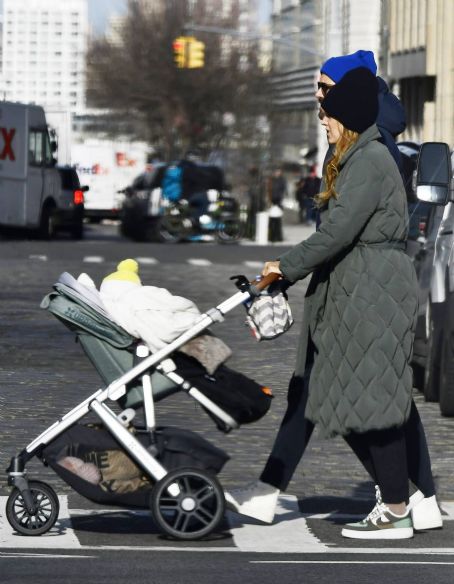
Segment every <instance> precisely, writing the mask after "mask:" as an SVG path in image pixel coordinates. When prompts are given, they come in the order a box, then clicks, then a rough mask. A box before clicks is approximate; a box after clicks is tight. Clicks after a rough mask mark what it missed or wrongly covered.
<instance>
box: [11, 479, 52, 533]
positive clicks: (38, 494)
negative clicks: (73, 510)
mask: <svg viewBox="0 0 454 584" xmlns="http://www.w3.org/2000/svg"><path fill="white" fill-rule="evenodd" d="M28 484H29V487H30V491H31V493H32V497H33V500H34V502H35V505H36V511H35V513H33V514H32V513H29V511H27V508H26V506H25V502H24V499H23V497H22V494H21V492H20V491H19V489H17V488H15V489H14V490H13V491H12V492H11V494H10V496H9V497H8V501H7V503H6V517H7V519H8V522H9V524H10V525H11V527H12V528H13V529H15V530H16V531H17V532H18V533H20V534H21V535H42V534H43V533H46V531H49V529H51V527H52V526H53V525H54V523H55V522H56V521H57V518H58V512H59V510H60V504H59V502H58V497H57V494H56V493H55V491H54V490H53V489H52V487H49V485H46V483H42V482H40V481H29V483H28Z"/></svg>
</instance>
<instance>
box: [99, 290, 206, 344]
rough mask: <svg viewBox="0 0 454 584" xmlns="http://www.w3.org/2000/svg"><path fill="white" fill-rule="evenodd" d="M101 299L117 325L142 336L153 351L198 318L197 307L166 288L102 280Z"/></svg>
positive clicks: (137, 335)
mask: <svg viewBox="0 0 454 584" xmlns="http://www.w3.org/2000/svg"><path fill="white" fill-rule="evenodd" d="M100 294H101V299H102V301H103V303H104V305H105V307H106V309H107V310H108V312H109V314H110V315H111V317H112V320H114V321H115V322H116V323H117V324H119V325H120V326H121V327H123V328H124V329H125V330H126V331H127V332H128V333H129V334H130V335H132V336H134V337H137V338H140V339H142V340H143V341H144V342H145V343H146V344H147V345H148V347H149V348H150V350H151V352H152V353H153V352H156V351H158V350H159V349H162V348H163V347H165V346H166V345H167V344H168V343H171V342H172V341H174V340H175V339H176V338H177V337H179V336H180V335H181V334H182V333H183V332H185V331H186V330H188V329H189V328H190V327H192V326H193V325H194V324H195V323H196V322H197V321H198V320H199V319H200V311H199V309H198V308H197V306H196V305H195V304H194V303H193V302H192V301H191V300H188V299H187V298H183V297H182V296H174V295H173V294H171V293H170V292H169V291H168V290H166V289H165V288H157V287H155V286H140V285H139V284H134V283H132V282H124V281H115V280H110V281H107V282H103V283H102V284H101V289H100Z"/></svg>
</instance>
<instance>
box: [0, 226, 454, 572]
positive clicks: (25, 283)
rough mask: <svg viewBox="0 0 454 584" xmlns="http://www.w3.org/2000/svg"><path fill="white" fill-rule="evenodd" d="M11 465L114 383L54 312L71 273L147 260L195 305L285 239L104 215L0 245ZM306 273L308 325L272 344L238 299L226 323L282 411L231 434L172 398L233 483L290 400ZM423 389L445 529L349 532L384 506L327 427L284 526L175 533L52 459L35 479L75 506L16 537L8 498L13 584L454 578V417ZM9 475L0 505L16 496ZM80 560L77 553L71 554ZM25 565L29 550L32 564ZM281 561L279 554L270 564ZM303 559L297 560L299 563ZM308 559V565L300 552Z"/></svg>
mask: <svg viewBox="0 0 454 584" xmlns="http://www.w3.org/2000/svg"><path fill="white" fill-rule="evenodd" d="M0 249H1V253H0V273H1V281H2V287H1V289H0V300H1V305H2V318H1V323H2V335H1V338H0V379H1V381H2V383H1V386H0V387H1V390H0V405H1V409H0V416H1V423H0V445H1V448H0V469H4V468H5V467H6V465H7V462H8V460H9V458H10V457H11V456H12V455H14V454H16V453H17V452H18V451H19V450H20V449H22V448H23V447H24V446H25V445H26V444H27V443H29V442H30V441H31V440H32V439H33V438H35V437H36V436H37V435H38V434H39V433H40V432H41V431H42V430H43V429H45V428H46V427H47V426H49V425H50V424H51V423H53V422H54V421H55V420H56V419H58V417H60V416H61V415H62V414H64V413H66V412H67V411H68V410H69V409H71V408H72V407H73V406H74V405H76V404H77V403H79V402H81V401H82V400H83V399H85V398H86V397H87V396H88V395H90V393H92V392H93V391H95V390H96V389H97V388H98V387H100V385H101V384H100V380H99V377H98V375H97V373H96V371H95V370H94V367H93V365H92V364H91V363H90V362H89V360H88V358H87V357H86V356H85V355H84V354H83V353H82V350H81V348H80V346H78V345H77V344H76V343H74V337H73V335H72V334H71V333H70V331H68V329H66V328H65V327H64V326H63V325H62V324H61V323H60V322H58V321H57V320H56V319H55V318H54V317H52V316H51V315H50V314H48V313H47V312H46V311H44V310H41V309H40V308H39V303H40V301H41V299H42V297H43V296H44V295H45V294H47V293H48V292H49V291H50V290H51V286H52V284H53V283H54V282H55V281H56V279H57V278H58V276H59V275H60V273H61V272H63V271H68V272H70V273H72V274H73V275H76V276H77V275H78V274H79V273H80V272H87V273H88V274H89V275H90V276H91V277H92V278H93V279H94V280H95V282H96V283H98V284H99V283H100V281H101V279H102V277H104V276H105V275H106V274H107V273H109V272H111V271H113V269H114V268H115V265H116V263H117V262H118V261H120V260H121V259H124V258H126V257H136V258H139V261H140V264H141V275H142V279H143V281H144V283H146V284H151V285H158V286H163V287H166V288H168V289H169V290H170V291H171V292H172V293H174V294H180V295H183V296H187V297H189V298H191V299H192V300H194V301H195V302H196V303H197V304H198V306H199V307H200V308H201V309H202V310H206V309H208V308H210V307H211V306H213V305H215V304H217V303H219V302H220V301H222V300H224V299H226V298H227V297H229V296H230V295H232V294H234V293H235V288H234V287H233V285H232V283H231V282H230V281H229V277H230V276H231V275H234V274H237V273H245V274H246V275H247V276H253V275H255V274H256V273H258V272H259V266H260V264H261V262H263V261H264V260H266V259H270V258H274V257H277V256H278V255H279V253H281V252H282V250H283V249H285V246H276V245H274V246H269V247H257V246H253V245H235V246H216V245H213V244H190V245H176V246H172V245H170V246H169V245H167V246H165V245H164V246H163V245H152V244H136V243H131V242H128V241H126V240H123V239H121V238H120V237H119V236H118V235H117V233H116V228H115V227H114V226H106V225H101V226H96V227H95V226H89V229H88V230H87V237H86V239H85V240H84V241H82V242H72V241H70V240H65V239H63V238H62V239H59V240H57V241H52V242H37V241H33V240H20V239H16V240H14V241H5V240H4V241H1V242H0ZM305 286H306V284H305V283H304V282H302V283H299V284H297V285H296V286H294V287H293V288H292V290H291V293H290V301H291V304H292V308H293V310H294V316H295V319H296V324H295V326H294V327H293V328H292V329H291V330H290V331H288V333H286V334H285V335H283V336H282V337H280V338H279V339H277V340H276V341H274V342H273V343H256V342H255V341H254V340H253V339H252V338H251V337H250V335H249V332H248V330H247V328H246V327H245V325H244V312H243V311H242V309H236V310H235V311H233V312H232V313H230V314H229V315H228V317H227V319H226V321H225V322H224V323H222V324H220V325H217V326H216V328H214V327H213V332H215V333H216V334H217V335H218V336H220V337H221V338H222V339H223V340H224V341H225V342H227V344H228V345H229V346H230V347H231V348H232V349H233V352H234V354H233V357H232V358H231V359H230V362H229V366H231V367H232V368H234V369H237V370H239V371H241V372H243V373H245V374H247V375H249V376H251V377H253V378H255V379H257V380H258V381H260V382H262V383H264V384H265V383H266V384H267V385H269V386H271V387H272V389H273V391H274V394H275V399H274V400H273V405H272V408H271V411H270V412H269V413H268V414H267V416H265V418H263V419H262V420H260V421H259V422H256V423H255V424H251V425H249V426H243V427H242V428H240V429H239V430H236V431H234V432H231V433H230V434H227V435H224V434H221V433H220V432H219V431H217V429H216V428H215V427H214V425H213V423H212V421H211V420H210V419H209V418H208V417H207V416H206V415H205V414H204V413H203V411H201V410H200V408H198V407H196V406H195V405H194V402H192V401H190V400H188V399H186V397H185V396H183V398H182V397H181V396H180V395H178V396H172V397H171V398H168V399H166V400H164V401H163V402H161V403H160V404H159V407H158V422H159V423H160V424H162V425H173V426H178V427H183V428H188V429H190V430H194V431H196V432H198V433H200V434H201V435H203V436H204V437H206V438H207V439H209V440H210V441H211V442H212V443H214V444H216V445H217V446H219V447H222V448H223V449H225V450H226V451H227V452H228V454H229V455H230V456H231V459H230V461H229V462H228V463H227V464H226V466H225V467H224V469H223V470H222V472H221V473H220V475H219V478H220V480H221V483H222V484H223V486H224V487H225V488H229V487H232V486H234V485H239V484H240V485H241V484H244V483H245V482H247V481H249V480H253V479H255V478H256V477H257V476H258V474H259V472H260V469H261V467H262V466H263V464H264V461H265V459H266V455H267V453H268V451H269V449H270V447H271V444H272V440H273V437H274V434H275V431H276V428H277V426H278V423H279V420H280V418H281V416H282V413H283V410H284V408H285V396H286V386H287V382H288V379H289V376H290V374H291V371H292V367H293V363H294V359H295V349H296V342H297V336H298V329H299V323H300V321H301V309H302V299H303V295H304V290H305ZM416 400H417V403H418V406H419V408H420V412H421V416H422V418H423V421H424V423H425V426H426V431H427V434H428V439H429V446H430V450H431V454H432V462H433V468H434V474H435V477H436V481H437V486H438V493H439V498H440V500H441V501H442V506H443V509H444V512H445V519H446V520H445V527H444V529H443V530H441V531H437V532H432V533H430V532H427V533H422V534H417V535H416V536H415V538H414V539H412V540H408V541H403V542H398V543H397V545H396V544H395V543H394V544H393V545H392V546H388V545H387V544H377V543H371V542H369V543H364V542H357V541H347V540H344V539H343V538H342V537H341V536H340V524H341V523H343V522H346V521H347V520H349V519H350V518H352V517H360V516H361V515H363V514H365V513H367V512H368V511H369V510H370V508H371V507H372V506H373V491H374V489H373V484H372V483H371V482H370V481H369V480H368V477H367V476H366V475H365V473H364V471H363V469H362V467H361V466H360V464H359V463H358V462H357V461H356V459H355V458H354V456H353V455H352V453H351V452H350V451H349V450H348V448H347V447H346V446H345V445H344V443H343V442H342V440H338V439H336V440H329V441H326V440H321V439H319V438H318V436H314V438H313V440H312V442H311V444H310V446H309V448H308V450H307V452H306V454H305V458H304V461H303V463H302V464H301V465H300V467H299V469H298V471H297V473H296V475H295V478H294V480H293V481H292V483H291V485H290V488H289V491H288V493H287V496H285V497H282V498H281V499H280V509H279V513H278V516H277V519H276V522H275V524H273V525H272V526H264V525H261V524H259V523H258V522H254V521H253V520H247V519H245V518H240V517H239V516H237V515H234V514H227V517H226V520H225V522H224V523H223V524H222V526H221V529H220V530H219V532H218V533H215V534H212V535H211V536H210V537H209V538H207V539H206V540H203V541H199V542H192V543H184V542H175V541H172V540H168V539H166V538H165V537H163V536H162V534H160V533H159V530H157V528H156V527H155V526H154V525H153V523H152V521H151V519H150V516H149V513H148V511H146V510H143V511H136V512H132V511H130V510H122V509H104V508H101V507H100V506H97V505H94V504H91V503H90V502H88V501H87V500H86V499H83V498H82V497H80V496H79V495H77V494H74V492H73V491H72V490H71V489H70V488H69V487H68V485H66V483H64V482H63V481H61V480H60V479H58V478H57V477H56V476H55V474H54V473H53V472H52V471H50V469H48V468H44V467H43V466H42V465H41V463H39V462H38V461H32V462H31V463H30V465H29V467H28V469H29V473H30V476H31V477H32V478H39V479H41V480H45V481H46V482H48V483H49V484H51V485H52V486H53V487H54V488H55V489H56V491H57V492H58V494H59V496H60V498H61V503H62V508H63V512H62V514H61V516H60V521H59V522H58V523H57V525H56V528H55V530H53V531H52V532H51V534H50V535H49V536H47V537H42V538H24V537H19V536H17V535H14V534H13V533H12V532H11V530H10V529H9V526H8V525H7V524H6V522H5V518H4V513H3V512H2V511H1V509H2V507H0V582H2V583H3V582H11V583H13V582H14V583H15V582H19V581H20V582H23V581H24V579H25V578H28V579H33V581H34V582H43V583H44V582H50V581H54V580H55V581H57V579H58V581H62V580H63V581H68V582H80V581H82V579H83V580H84V582H87V581H88V582H91V581H96V582H104V581H105V582H107V581H108V582H120V581H121V582H123V581H124V580H125V579H129V580H131V581H133V582H142V581H145V579H146V581H147V582H160V583H165V582H172V583H178V582H193V581H199V582H210V583H211V582H215V581H216V582H232V580H234V579H236V578H238V577H241V579H242V580H243V581H247V582H256V581H257V582H259V581H260V582H271V581H273V582H274V581H275V580H276V579H277V578H279V579H280V580H281V581H283V582H294V581H295V580H297V581H302V582H303V581H304V582H316V581H317V582H328V581H330V582H331V581H332V580H333V579H335V580H336V582H365V581H366V580H367V581H368V580H372V579H374V578H376V579H377V580H378V579H381V580H384V581H389V582H409V581H412V580H414V581H417V582H428V581H429V579H430V580H431V581H432V582H437V583H444V582H450V583H451V582H453V581H454V568H453V566H452V565H451V562H452V559H453V554H454V523H453V522H452V518H454V505H453V503H454V484H453V482H452V463H453V460H454V443H453V439H452V436H453V429H454V419H447V418H441V417H440V415H439V411H438V406H437V405H436V404H426V403H424V402H423V400H422V398H421V396H419V395H417V396H416ZM5 478H6V477H5V475H3V476H1V477H0V495H2V497H0V504H1V505H4V503H5V501H6V497H7V495H8V492H9V490H8V488H7V486H6V483H5ZM67 556H69V557H67ZM18 560H19V561H18ZM267 562H271V563H267ZM285 562H289V563H285ZM294 562H297V563H294Z"/></svg>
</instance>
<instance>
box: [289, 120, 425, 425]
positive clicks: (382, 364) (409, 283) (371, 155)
mask: <svg viewBox="0 0 454 584" xmlns="http://www.w3.org/2000/svg"><path fill="white" fill-rule="evenodd" d="M379 137H380V134H379V132H378V130H377V127H376V126H375V125H374V126H371V127H370V128H368V129H367V130H366V131H365V132H364V133H363V134H361V136H360V137H359V140H358V142H357V143H356V144H355V145H354V146H353V147H352V148H351V150H349V151H348V152H347V154H346V155H345V156H344V157H343V159H342V160H341V169H340V173H339V176H338V177H337V180H336V185H335V189H336V193H337V194H338V197H337V198H334V197H333V198H331V199H330V201H329V204H328V207H327V209H326V210H325V211H324V212H323V213H322V217H321V219H322V221H321V225H320V229H319V231H317V232H316V233H314V234H313V235H311V236H310V237H309V238H308V239H306V240H305V241H303V242H302V243H300V244H298V245H296V246H295V247H294V248H292V249H291V250H290V251H288V252H287V253H285V254H283V255H282V256H281V258H280V267H281V270H282V272H283V274H284V276H285V277H286V278H287V279H289V280H290V281H292V282H294V281H296V280H300V279H302V278H304V277H306V276H307V275H308V274H310V273H313V274H312V278H311V281H310V283H309V286H308V290H307V293H306V298H305V303H304V313H303V328H302V332H301V336H300V341H299V346H298V356H297V363H296V369H295V373H296V374H297V375H302V374H303V372H304V369H305V364H306V352H307V343H308V337H309V334H310V335H311V338H312V340H313V342H314V345H315V348H316V351H315V360H314V366H313V369H312V373H311V377H310V383H309V399H308V404H307V409H306V417H307V418H308V419H310V420H312V421H313V422H315V423H318V424H319V426H320V427H321V429H322V433H323V434H324V435H329V436H331V435H335V434H348V433H349V432H350V431H355V432H366V431H368V430H377V429H384V428H390V427H393V426H400V425H402V424H403V423H404V422H405V420H406V419H407V418H408V415H409V411H410V402H411V393H412V371H411V368H410V359H411V355H412V349H413V338H414V326H415V322H416V313H417V307H418V283H417V280H416V274H415V271H414V268H413V264H412V262H411V260H410V259H409V257H408V256H407V255H406V254H405V252H404V248H405V240H406V237H407V225H408V213H407V203H406V196H405V189H404V186H403V183H402V179H401V177H400V174H399V171H398V169H397V166H396V163H395V162H394V160H393V158H392V157H391V155H390V154H389V152H388V150H387V148H386V147H385V146H383V145H382V144H381V143H380V142H378V141H377V139H378V138H379Z"/></svg>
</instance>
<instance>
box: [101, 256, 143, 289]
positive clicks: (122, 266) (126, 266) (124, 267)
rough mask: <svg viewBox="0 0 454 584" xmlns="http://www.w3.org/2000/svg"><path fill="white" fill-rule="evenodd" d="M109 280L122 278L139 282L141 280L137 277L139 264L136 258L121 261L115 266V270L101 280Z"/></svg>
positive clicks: (126, 280)
mask: <svg viewBox="0 0 454 584" xmlns="http://www.w3.org/2000/svg"><path fill="white" fill-rule="evenodd" d="M109 280H122V281H125V282H134V283H135V284H141V283H142V282H141V281H140V278H139V264H138V263H137V262H136V260H132V259H127V260H123V261H121V262H120V263H119V264H118V266H117V271H116V272H112V274H109V275H108V276H106V277H105V278H104V280H103V282H108V281H109Z"/></svg>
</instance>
